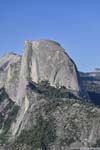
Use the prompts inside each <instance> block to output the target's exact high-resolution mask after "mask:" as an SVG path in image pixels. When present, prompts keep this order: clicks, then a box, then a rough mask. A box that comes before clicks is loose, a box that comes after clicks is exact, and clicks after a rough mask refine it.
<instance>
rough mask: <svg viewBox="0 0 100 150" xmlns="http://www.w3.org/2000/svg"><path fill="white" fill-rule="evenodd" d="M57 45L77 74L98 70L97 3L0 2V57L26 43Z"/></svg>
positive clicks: (56, 0)
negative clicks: (43, 42)
mask: <svg viewBox="0 0 100 150" xmlns="http://www.w3.org/2000/svg"><path fill="white" fill-rule="evenodd" d="M37 39H50V40H55V41H57V42H59V43H60V44H61V45H62V47H63V48H64V49H65V50H66V52H67V53H68V54H69V55H70V57H71V58H72V59H73V60H74V62H75V63H76V65H77V68H78V70H80V71H84V72H87V71H91V70H93V69H94V68H99V67H100V0H0V55H3V54H4V53H6V52H10V51H13V52H16V53H18V54H22V52H23V49H24V41H25V40H37Z"/></svg>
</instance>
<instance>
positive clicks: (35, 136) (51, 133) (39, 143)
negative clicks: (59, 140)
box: [14, 115, 56, 150]
mask: <svg viewBox="0 0 100 150" xmlns="http://www.w3.org/2000/svg"><path fill="white" fill-rule="evenodd" d="M55 135H56V134H55V129H54V122H53V120H52V119H51V118H49V119H48V120H46V119H44V118H43V117H42V116H41V115H40V116H38V117H37V121H36V125H34V126H33V128H32V129H31V130H23V131H22V132H21V134H20V136H19V137H18V140H17V141H16V143H15V145H14V146H15V147H16V146H17V145H18V144H20V143H22V144H24V143H25V144H27V145H29V146H31V147H32V148H34V150H37V149H38V148H41V149H43V150H46V149H47V148H48V144H50V143H51V142H54V140H55V138H56V136H55Z"/></svg>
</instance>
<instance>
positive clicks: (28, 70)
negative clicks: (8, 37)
mask: <svg viewBox="0 0 100 150" xmlns="http://www.w3.org/2000/svg"><path fill="white" fill-rule="evenodd" d="M87 98H88V94H87V93H86V92H85V90H84V88H83V86H82V83H81V78H80V76H79V73H78V71H77V68H76V65H75V63H74V62H73V60H72V59H71V58H70V57H69V56H68V54H67V53H66V52H65V50H64V49H63V48H62V47H61V45H60V44H59V43H57V42H54V41H50V40H37V41H25V46H24V52H23V55H22V56H19V55H17V54H14V53H8V54H5V55H4V56H1V57H0V120H1V121H0V143H1V147H0V148H1V149H3V150H70V149H72V148H74V149H79V148H80V147H84V146H93V147H96V146H99V144H100V133H99V131H100V109H99V108H98V107H97V106H95V105H94V104H92V103H91V102H88V100H87Z"/></svg>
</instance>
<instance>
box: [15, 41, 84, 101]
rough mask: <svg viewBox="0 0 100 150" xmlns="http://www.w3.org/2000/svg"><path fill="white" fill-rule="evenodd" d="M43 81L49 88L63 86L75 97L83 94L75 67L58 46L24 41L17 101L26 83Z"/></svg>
mask: <svg viewBox="0 0 100 150" xmlns="http://www.w3.org/2000/svg"><path fill="white" fill-rule="evenodd" d="M45 80H46V81H48V82H49V83H50V85H51V86H55V87H61V86H64V87H66V88H68V89H70V90H71V91H73V92H75V93H77V95H78V94H79V93H82V92H83V91H82V87H81V83H79V76H78V72H77V69H76V66H75V64H74V62H73V61H72V60H71V58H70V57H69V56H68V54H67V53H66V52H65V50H64V49H63V48H62V47H61V46H60V44H58V43H56V42H54V41H49V40H37V41H25V50H24V54H23V56H22V61H21V71H20V83H19V91H18V101H20V100H21V99H22V97H23V96H24V94H25V87H26V85H27V82H28V81H33V82H36V83H39V82H41V81H45ZM20 102H21V101H20ZM20 102H19V103H20Z"/></svg>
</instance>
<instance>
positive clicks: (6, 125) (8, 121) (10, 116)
mask: <svg viewBox="0 0 100 150" xmlns="http://www.w3.org/2000/svg"><path fill="white" fill-rule="evenodd" d="M18 110H19V106H17V105H14V106H13V109H12V110H11V111H10V112H9V114H8V118H7V119H6V120H5V122H4V127H3V129H4V132H5V133H7V132H8V130H9V128H10V126H11V123H12V122H13V121H15V119H16V115H17V113H18Z"/></svg>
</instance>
